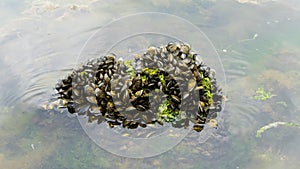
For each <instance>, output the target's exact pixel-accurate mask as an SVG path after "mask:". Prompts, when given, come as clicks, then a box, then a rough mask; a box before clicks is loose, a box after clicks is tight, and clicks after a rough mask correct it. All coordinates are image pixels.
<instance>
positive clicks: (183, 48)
mask: <svg viewBox="0 0 300 169" xmlns="http://www.w3.org/2000/svg"><path fill="white" fill-rule="evenodd" d="M190 49H191V46H190V45H189V44H183V45H182V46H181V49H180V51H181V52H182V53H184V54H188V53H189V52H190Z"/></svg>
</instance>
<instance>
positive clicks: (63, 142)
mask: <svg viewBox="0 0 300 169" xmlns="http://www.w3.org/2000/svg"><path fill="white" fill-rule="evenodd" d="M257 2H258V4H253V3H252V4H251V3H250V4H249V3H243V4H242V3H238V2H237V1H234V0H228V1H226V2H224V1H209V0H208V1H202V0H201V1H197V2H196V1H184V0H178V1H168V0H164V1H162V2H160V1H154V0H153V1H148V2H137V1H130V0H128V1H126V2H124V1H117V0H116V1H110V3H107V2H106V1H99V2H97V1H96V0H94V1H88V2H84V1H79V0H74V1H72V2H71V1H68V2H66V1H65V2H63V1H59V2H58V1H57V2H55V1H52V2H51V3H50V2H47V3H43V2H42V1H38V2H35V3H33V4H32V5H30V3H29V1H28V3H23V4H19V3H17V2H15V3H14V1H9V3H8V2H5V1H3V2H1V4H0V6H1V9H2V8H7V7H8V6H10V7H11V8H12V9H13V11H11V12H3V13H1V14H2V16H1V18H4V20H2V19H1V21H2V22H1V25H2V26H3V27H2V28H1V30H0V33H1V34H0V56H1V57H0V66H1V67H0V70H1V71H0V77H1V81H0V84H1V86H0V89H1V98H0V106H1V112H0V168H133V167H134V168H178V167H179V168H220V169H223V168H225V169H227V168H228V169H229V168H247V169H252V168H272V169H281V168H287V167H288V168H291V169H294V168H295V169H296V168H298V166H299V165H300V164H299V161H298V157H299V156H300V149H299V146H298V143H299V141H300V137H299V132H300V130H299V129H298V128H292V127H287V126H281V127H278V128H273V129H270V130H268V131H265V132H264V133H263V135H262V138H256V137H255V134H256V130H258V129H259V128H260V127H262V126H265V125H267V124H269V123H272V122H276V121H284V122H295V123H297V122H298V123H299V122H300V116H299V105H298V103H299V94H298V93H299V88H298V86H299V73H298V72H299V67H300V65H299V64H300V63H299V60H300V58H299V57H300V46H299V44H300V35H299V33H298V28H299V26H300V25H299V23H300V22H299V20H300V18H299V9H300V8H299V2H298V1H296V0H288V1H283V0H282V1H280V0H278V1H257ZM108 7H109V8H108ZM124 9H126V11H125V10H124ZM22 11H25V12H24V14H22ZM145 11H160V12H168V13H171V14H175V15H178V16H181V17H183V18H185V19H188V20H189V21H191V22H192V23H194V24H195V25H197V26H199V27H200V28H201V29H202V30H203V31H204V32H205V33H206V34H207V35H208V36H209V37H210V39H211V40H212V42H213V43H214V45H215V46H216V48H217V51H218V52H219V54H220V56H221V59H222V61H223V64H224V68H225V73H226V76H227V87H226V91H227V93H226V94H227V96H228V102H227V105H226V108H225V111H224V115H223V116H222V120H223V122H222V123H220V124H221V125H219V126H218V129H217V131H216V132H214V134H213V136H212V137H210V138H209V139H208V140H207V141H206V142H203V143H199V142H198V139H199V137H198V135H197V133H190V134H188V136H187V137H186V138H185V139H184V140H183V141H182V142H181V143H180V144H178V145H177V146H176V147H174V148H173V149H172V150H170V151H168V152H166V153H164V154H161V155H157V156H155V157H151V158H145V159H130V158H123V157H119V156H115V155H113V154H110V153H108V152H106V151H105V150H103V149H101V148H99V147H98V146H97V145H95V144H94V143H93V142H92V141H91V140H90V139H89V138H88V137H87V135H86V134H85V133H84V132H83V130H82V128H81V126H80V124H79V123H78V121H77V119H76V118H69V117H68V116H67V114H66V113H62V114H60V113H57V112H52V111H45V110H44V109H42V107H41V106H42V105H43V104H44V103H45V102H47V100H48V99H49V98H50V96H51V93H52V91H53V89H52V86H53V85H54V84H55V83H56V82H57V79H60V78H63V77H64V75H65V74H67V73H68V72H71V70H72V68H73V67H74V65H75V64H76V57H77V55H78V53H79V51H80V49H81V47H82V46H83V44H84V43H85V41H86V40H87V39H88V37H89V36H90V35H92V34H93V33H94V31H95V30H97V29H98V28H99V27H101V26H103V25H105V24H106V23H108V22H109V21H111V20H113V19H115V18H118V17H120V16H124V15H126V14H133V13H136V12H145ZM12 12H13V13H12ZM13 18H17V20H14V19H13ZM137 26H139V25H137ZM168 26H169V27H170V29H172V28H173V27H174V26H176V24H174V25H168ZM103 43H104V42H103ZM208 60H209V58H208ZM259 87H264V88H265V89H272V92H273V93H274V94H275V95H276V96H275V97H273V98H271V99H268V100H266V101H259V100H254V99H253V95H255V91H256V90H257V89H258V88H259ZM125 148H126V147H125Z"/></svg>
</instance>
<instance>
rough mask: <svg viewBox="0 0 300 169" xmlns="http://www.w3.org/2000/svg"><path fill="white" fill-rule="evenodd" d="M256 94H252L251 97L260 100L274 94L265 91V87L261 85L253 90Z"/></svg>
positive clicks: (264, 99)
mask: <svg viewBox="0 0 300 169" xmlns="http://www.w3.org/2000/svg"><path fill="white" fill-rule="evenodd" d="M255 93H256V95H255V96H253V99H255V100H261V101H266V100H268V99H270V98H272V97H274V96H276V95H274V94H272V93H271V92H270V91H265V89H264V88H263V87H259V88H258V89H257V90H256V91H255Z"/></svg>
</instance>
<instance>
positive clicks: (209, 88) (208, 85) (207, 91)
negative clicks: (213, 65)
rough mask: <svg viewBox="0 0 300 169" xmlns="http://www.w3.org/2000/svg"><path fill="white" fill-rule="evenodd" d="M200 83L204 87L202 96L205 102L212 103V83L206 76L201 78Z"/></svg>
mask: <svg viewBox="0 0 300 169" xmlns="http://www.w3.org/2000/svg"><path fill="white" fill-rule="evenodd" d="M201 84H202V86H203V87H204V89H205V91H204V96H205V97H206V99H207V100H208V102H207V104H208V106H210V105H211V104H212V103H213V94H212V84H211V81H210V79H209V78H208V77H204V78H202V79H201Z"/></svg>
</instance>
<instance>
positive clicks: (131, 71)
mask: <svg viewBox="0 0 300 169" xmlns="http://www.w3.org/2000/svg"><path fill="white" fill-rule="evenodd" d="M124 65H125V66H126V67H127V69H126V73H127V74H129V75H130V76H132V77H134V76H135V70H134V67H133V66H132V61H131V60H126V61H124Z"/></svg>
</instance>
